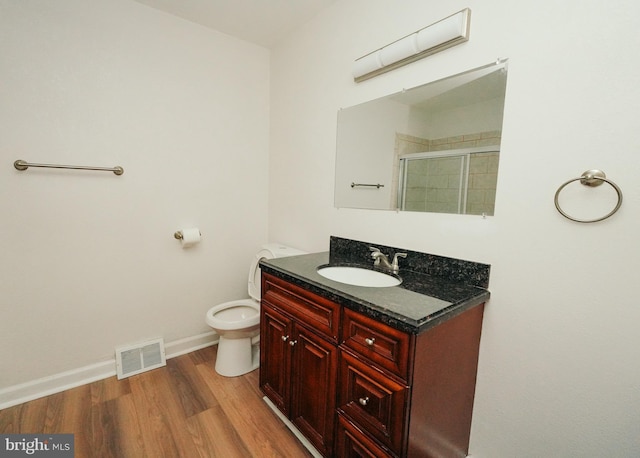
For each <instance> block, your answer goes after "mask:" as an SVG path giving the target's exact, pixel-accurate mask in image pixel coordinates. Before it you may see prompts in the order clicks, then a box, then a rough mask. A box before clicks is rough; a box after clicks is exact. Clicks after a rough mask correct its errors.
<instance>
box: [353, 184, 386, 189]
mask: <svg viewBox="0 0 640 458" xmlns="http://www.w3.org/2000/svg"><path fill="white" fill-rule="evenodd" d="M351 187H352V188H357V187H363V188H378V189H380V188H384V185H383V184H380V183H376V184H367V183H351Z"/></svg>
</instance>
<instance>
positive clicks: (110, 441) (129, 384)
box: [0, 346, 311, 458]
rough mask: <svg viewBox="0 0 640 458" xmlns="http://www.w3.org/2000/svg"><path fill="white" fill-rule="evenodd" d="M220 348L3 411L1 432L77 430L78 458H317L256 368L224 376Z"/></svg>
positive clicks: (76, 450)
mask: <svg viewBox="0 0 640 458" xmlns="http://www.w3.org/2000/svg"><path fill="white" fill-rule="evenodd" d="M216 350H217V347H215V346H214V347H208V348H204V349H202V350H198V351H195V352H193V353H189V354H187V355H183V356H179V357H177V358H173V359H170V360H168V361H167V366H166V367H163V368H160V369H155V370H152V371H149V372H145V373H143V374H139V375H135V376H132V377H130V378H127V379H123V380H117V379H116V378H115V377H111V378H108V379H105V380H101V381H98V382H94V383H91V384H88V385H84V386H81V387H78V388H73V389H70V390H67V391H64V392H62V393H57V394H53V395H51V396H47V397H45V398H41V399H36V400H34V401H31V402H27V403H24V404H21V405H17V406H14V407H10V408H8V409H4V410H1V411H0V433H4V434H12V433H33V434H38V433H45V434H46V433H73V434H74V442H75V457H76V458H85V457H86V458H94V457H98V458H103V457H105V458H106V457H114V458H116V457H117V458H127V457H131V458H142V457H149V458H158V457H168V458H182V457H184V458H192V457H203V458H204V457H206V458H209V457H223V458H234V457H292V458H294V457H295V458H298V457H311V454H309V452H308V451H307V450H306V449H305V448H304V447H303V446H302V445H301V444H300V442H298V440H297V439H296V438H295V436H294V435H293V434H292V433H291V432H290V431H289V429H287V427H286V426H285V425H284V424H283V423H282V422H281V421H280V420H279V419H278V418H277V417H276V415H275V414H274V413H273V412H272V411H271V409H269V407H268V406H267V405H266V403H265V402H264V401H263V400H262V393H261V392H260V389H259V388H258V371H253V372H251V373H249V374H247V375H243V376H241V377H233V378H227V377H222V376H220V375H218V374H217V373H216V372H215V370H214V368H213V366H214V362H215V356H216Z"/></svg>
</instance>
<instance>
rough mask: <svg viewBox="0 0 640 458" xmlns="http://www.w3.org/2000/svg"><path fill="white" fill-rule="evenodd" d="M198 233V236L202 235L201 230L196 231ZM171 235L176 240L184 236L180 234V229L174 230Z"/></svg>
mask: <svg viewBox="0 0 640 458" xmlns="http://www.w3.org/2000/svg"><path fill="white" fill-rule="evenodd" d="M198 232H199V233H200V236H202V232H200V231H198ZM173 237H174V238H175V239H177V240H182V239H183V238H184V236H183V235H182V231H176V232H174V233H173Z"/></svg>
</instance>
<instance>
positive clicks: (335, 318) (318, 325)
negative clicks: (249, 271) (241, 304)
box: [262, 273, 340, 342]
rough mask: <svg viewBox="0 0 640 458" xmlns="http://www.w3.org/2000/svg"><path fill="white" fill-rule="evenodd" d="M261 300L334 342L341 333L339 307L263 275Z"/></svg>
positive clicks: (278, 279)
mask: <svg viewBox="0 0 640 458" xmlns="http://www.w3.org/2000/svg"><path fill="white" fill-rule="evenodd" d="M262 300H264V301H267V302H269V303H270V304H271V305H274V306H276V307H278V308H279V309H281V310H284V311H285V312H287V313H288V314H289V315H291V316H292V317H294V318H296V319H297V320H298V321H299V322H301V323H302V324H304V325H307V326H308V327H309V328H310V329H312V330H313V331H315V332H318V333H320V334H322V335H324V336H326V337H328V338H329V339H331V340H332V341H334V342H337V341H338V334H339V329H340V305H339V304H336V303H335V302H332V301H330V300H328V299H325V298H323V297H320V296H318V295H317V294H314V293H312V292H310V291H307V290H305V289H303V288H300V287H298V286H296V285H293V284H291V283H289V282H287V281H285V280H282V279H280V278H278V277H274V276H273V275H269V274H266V273H263V274H262Z"/></svg>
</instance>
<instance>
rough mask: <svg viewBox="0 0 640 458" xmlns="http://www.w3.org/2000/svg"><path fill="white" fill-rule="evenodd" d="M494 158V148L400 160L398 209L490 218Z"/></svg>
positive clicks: (495, 152) (432, 154)
mask: <svg viewBox="0 0 640 458" xmlns="http://www.w3.org/2000/svg"><path fill="white" fill-rule="evenodd" d="M498 158H499V151H498V150H497V149H496V148H495V147H494V148H488V149H482V148H472V149H465V150H452V151H446V152H444V151H439V152H426V153H413V154H407V155H403V156H400V157H399V162H400V164H399V173H400V176H399V180H398V194H397V195H398V208H399V209H400V210H405V211H417V212H435V213H459V214H469V215H483V214H484V215H493V213H494V201H495V192H496V182H497V177H498Z"/></svg>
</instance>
